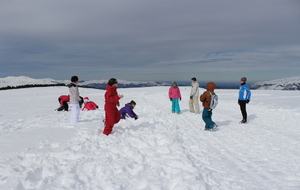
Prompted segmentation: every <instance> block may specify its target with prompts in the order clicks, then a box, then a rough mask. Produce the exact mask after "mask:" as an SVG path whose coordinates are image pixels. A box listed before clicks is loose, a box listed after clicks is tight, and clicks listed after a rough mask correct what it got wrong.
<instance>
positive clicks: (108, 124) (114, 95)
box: [103, 78, 124, 135]
mask: <svg viewBox="0 0 300 190" xmlns="http://www.w3.org/2000/svg"><path fill="white" fill-rule="evenodd" d="M117 86H118V81H117V79H115V78H111V79H109V81H108V83H107V85H106V92H105V95H104V98H105V105H104V110H105V120H104V122H105V124H104V125H105V126H104V130H103V134H105V135H109V134H110V133H111V132H112V129H113V127H114V125H115V124H117V123H118V122H119V121H120V119H121V115H120V113H119V110H118V109H117V106H120V103H119V99H121V98H123V97H124V96H123V95H119V94H118V92H117Z"/></svg>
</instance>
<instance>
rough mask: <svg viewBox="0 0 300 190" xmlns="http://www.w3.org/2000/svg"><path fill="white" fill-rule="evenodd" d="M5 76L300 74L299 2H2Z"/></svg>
mask: <svg viewBox="0 0 300 190" xmlns="http://www.w3.org/2000/svg"><path fill="white" fill-rule="evenodd" d="M0 67H1V68H0V78H3V77H7V76H20V75H24V76H29V77H32V78H53V79H69V78H70V77H71V76H72V75H78V76H79V78H80V79H82V80H91V79H109V78H111V77H115V78H118V79H124V80H139V81H149V80H152V81H173V80H176V81H189V80H190V78H191V77H196V78H197V79H198V80H199V81H216V82H218V81H223V82H224V81H239V79H240V78H241V77H243V76H246V77H247V78H248V81H251V82H256V81H262V80H272V79H278V78H285V77H290V76H298V75H300V74H299V72H300V1H299V0H251V1H243V0H88V1H82V0H80V1H79V0H26V1H24V0H1V1H0Z"/></svg>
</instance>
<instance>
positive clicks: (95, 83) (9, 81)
mask: <svg viewBox="0 0 300 190" xmlns="http://www.w3.org/2000/svg"><path fill="white" fill-rule="evenodd" d="M118 82H119V87H120V88H130V87H150V86H169V85H170V84H168V83H160V82H152V81H149V82H139V81H126V80H118ZM61 83H63V84H68V83H70V80H54V79H50V78H45V79H33V78H30V77H26V76H19V77H14V76H9V77H5V78H0V88H2V87H7V86H14V87H16V86H21V85H27V84H61ZM106 84H107V80H90V81H80V82H79V85H84V86H89V87H93V88H98V89H105V86H106Z"/></svg>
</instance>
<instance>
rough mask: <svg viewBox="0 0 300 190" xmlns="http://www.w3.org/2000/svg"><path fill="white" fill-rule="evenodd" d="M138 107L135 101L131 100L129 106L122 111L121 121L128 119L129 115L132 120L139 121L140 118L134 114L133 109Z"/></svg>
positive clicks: (126, 105)
mask: <svg viewBox="0 0 300 190" xmlns="http://www.w3.org/2000/svg"><path fill="white" fill-rule="evenodd" d="M135 106H136V103H135V101H133V100H131V102H129V103H128V104H125V106H124V107H123V108H121V109H120V111H119V112H120V114H121V119H126V116H127V115H128V116H129V117H131V118H134V119H135V120H137V119H138V116H137V115H136V114H135V113H134V111H133V109H134V107H135Z"/></svg>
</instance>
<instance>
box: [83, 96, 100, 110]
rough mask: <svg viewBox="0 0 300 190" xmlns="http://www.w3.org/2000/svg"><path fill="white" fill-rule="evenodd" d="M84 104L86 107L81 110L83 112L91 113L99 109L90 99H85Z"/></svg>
mask: <svg viewBox="0 0 300 190" xmlns="http://www.w3.org/2000/svg"><path fill="white" fill-rule="evenodd" d="M83 102H84V106H83V108H82V109H81V110H82V111H90V110H95V109H98V108H99V107H98V105H97V104H96V103H95V102H93V101H90V100H89V98H88V97H85V98H83Z"/></svg>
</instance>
